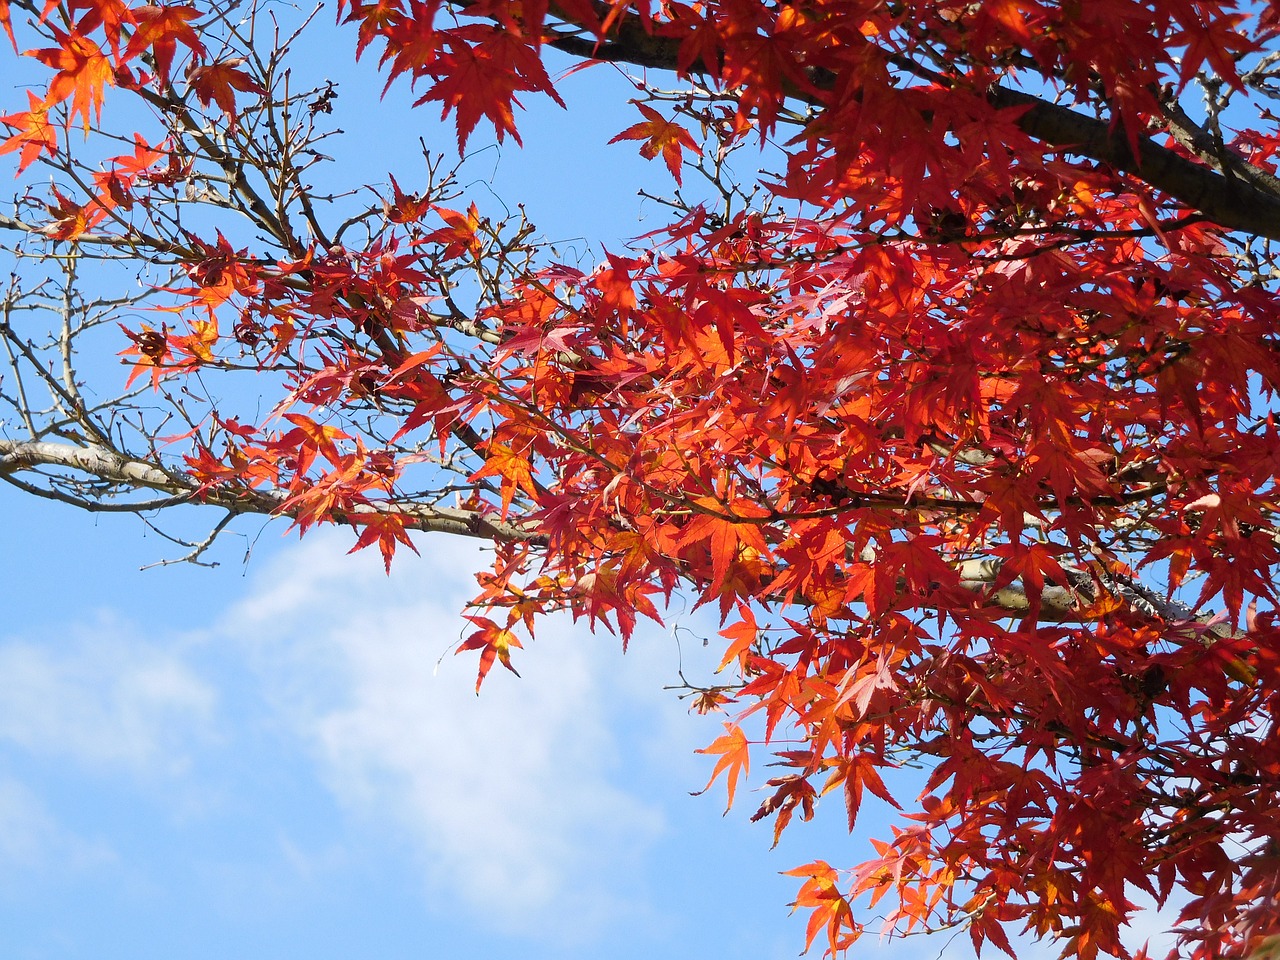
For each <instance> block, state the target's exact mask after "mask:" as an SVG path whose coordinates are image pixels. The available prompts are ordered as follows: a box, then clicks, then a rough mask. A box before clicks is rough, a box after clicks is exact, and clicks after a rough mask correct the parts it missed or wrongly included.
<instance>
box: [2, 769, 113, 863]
mask: <svg viewBox="0 0 1280 960" xmlns="http://www.w3.org/2000/svg"><path fill="white" fill-rule="evenodd" d="M112 859H114V855H113V854H112V853H111V851H110V849H109V848H108V847H107V846H105V845H104V844H102V843H93V842H89V841H86V840H83V839H81V838H80V837H77V836H75V835H73V834H71V833H70V832H68V831H67V830H65V829H64V828H63V827H62V826H61V825H60V824H59V823H58V822H57V820H56V819H55V818H54V817H53V816H52V815H51V814H50V813H49V811H48V810H47V809H45V806H44V804H43V803H42V802H41V801H40V799H39V798H38V797H36V795H35V794H33V793H32V792H31V791H30V790H29V789H28V788H27V787H26V786H24V785H23V784H21V783H19V782H18V781H16V780H12V779H7V778H6V779H0V885H4V884H5V883H6V882H12V881H13V880H14V879H16V878H18V877H23V878H27V877H30V875H31V874H32V872H39V871H40V870H41V869H43V868H45V867H47V866H49V865H51V864H57V865H58V867H59V868H60V869H63V870H65V869H68V868H71V869H79V868H83V867H87V866H91V865H93V864H95V863H99V862H102V861H107V860H112Z"/></svg>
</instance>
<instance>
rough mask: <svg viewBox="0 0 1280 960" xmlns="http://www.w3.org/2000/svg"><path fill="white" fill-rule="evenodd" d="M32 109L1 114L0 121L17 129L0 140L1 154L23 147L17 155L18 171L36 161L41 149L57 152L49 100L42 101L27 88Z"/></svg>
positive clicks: (55, 131)
mask: <svg viewBox="0 0 1280 960" xmlns="http://www.w3.org/2000/svg"><path fill="white" fill-rule="evenodd" d="M27 100H28V102H29V104H30V106H31V109H30V110H26V111H24V112H22V113H13V114H10V115H9V116H7V117H0V123H3V124H6V125H7V126H10V127H13V128H15V129H16V130H17V131H18V132H17V133H15V134H14V135H13V136H11V137H10V138H9V139H8V140H6V141H5V142H4V143H0V155H2V154H6V153H12V152H13V151H14V150H19V149H20V150H21V151H22V153H21V155H20V156H19V158H18V173H22V171H23V170H25V169H27V167H29V166H31V164H33V163H35V161H36V159H37V158H38V157H39V156H40V153H41V151H45V152H47V153H48V154H49V156H51V157H52V156H56V155H57V153H58V133H57V130H56V129H55V128H54V126H53V124H51V123H49V104H47V103H45V102H44V101H42V100H41V99H40V98H39V97H37V96H36V95H35V94H34V93H32V92H31V91H29V90H28V91H27Z"/></svg>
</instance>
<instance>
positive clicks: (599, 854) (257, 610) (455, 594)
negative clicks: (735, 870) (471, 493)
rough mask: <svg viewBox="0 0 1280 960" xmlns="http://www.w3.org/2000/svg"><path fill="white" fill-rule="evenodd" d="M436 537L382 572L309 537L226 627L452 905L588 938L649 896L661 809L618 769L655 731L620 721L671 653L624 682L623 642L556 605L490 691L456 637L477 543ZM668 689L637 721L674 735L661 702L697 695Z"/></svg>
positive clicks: (326, 762)
mask: <svg viewBox="0 0 1280 960" xmlns="http://www.w3.org/2000/svg"><path fill="white" fill-rule="evenodd" d="M423 552H424V554H425V555H426V556H425V558H424V559H423V560H421V561H412V562H404V563H401V564H400V565H399V566H398V568H397V569H396V570H395V572H394V575H393V576H392V577H391V578H390V579H388V578H386V577H385V576H384V575H383V573H382V571H381V569H380V567H379V566H378V565H377V563H376V562H373V561H372V560H371V561H370V562H364V558H350V557H344V556H343V555H342V551H341V550H340V549H335V543H334V542H333V541H332V539H328V538H325V537H312V538H308V541H307V542H305V543H304V544H302V545H301V546H300V547H299V548H297V549H295V550H291V551H290V552H289V554H288V555H287V556H286V557H284V558H282V559H281V560H280V561H279V562H278V563H276V564H275V565H274V566H272V567H271V568H270V569H269V570H267V571H265V572H263V573H262V574H261V575H260V576H259V578H258V585H257V587H256V589H254V590H253V591H251V594H250V596H249V597H248V598H247V599H246V600H244V601H243V602H242V603H240V604H238V605H237V606H236V607H235V608H234V609H233V610H232V611H231V613H230V614H229V616H228V618H227V621H226V624H225V630H226V631H227V632H228V633H231V634H233V635H236V636H240V637H244V638H246V639H247V640H248V642H249V643H250V645H251V647H252V650H253V651H254V658H255V660H256V662H257V664H258V667H259V669H260V671H261V674H260V675H261V676H263V677H264V678H266V681H267V684H268V688H269V690H270V696H271V698H272V700H273V702H274V703H275V704H276V706H277V708H278V709H279V710H281V711H282V713H283V715H284V716H285V717H287V718H288V723H289V724H290V725H291V727H292V728H293V729H294V730H295V731H296V732H297V733H298V734H299V735H300V736H301V737H303V738H304V739H305V741H306V742H307V743H308V744H309V746H310V749H311V750H312V752H313V754H314V756H315V757H316V759H317V761H318V763H319V766H320V769H321V775H322V778H323V780H324V782H325V783H326V784H327V785H328V786H329V788H330V789H331V790H332V791H333V793H334V794H335V795H336V796H337V797H338V798H339V800H340V801H341V802H342V803H343V804H344V805H345V806H346V807H347V808H348V809H349V810H350V811H352V813H353V814H355V816H356V817H357V818H358V819H360V820H362V821H363V822H365V823H366V824H370V825H372V826H373V827H375V828H376V829H377V830H378V831H380V832H383V833H391V834H393V835H399V836H403V837H405V838H406V839H407V840H408V841H409V842H411V844H412V846H413V849H414V850H415V852H416V856H417V857H418V859H419V861H420V862H421V864H422V866H423V870H424V875H425V881H426V886H427V889H428V891H429V895H430V896H431V898H432V899H433V901H435V902H436V903H437V904H438V905H440V906H441V907H444V908H450V907H451V906H454V905H457V904H461V905H463V906H466V907H468V908H470V909H472V910H474V911H478V912H483V913H484V914H486V915H487V917H488V919H489V922H490V923H491V924H493V925H495V926H497V927H499V928H505V929H508V930H512V931H515V930H519V931H522V932H524V933H535V934H537V933H548V932H555V933H556V934H557V935H563V934H568V935H570V936H573V934H574V932H575V931H576V933H577V934H579V935H580V936H582V937H589V936H590V935H591V932H592V931H593V930H595V929H598V928H599V926H600V925H602V924H605V923H609V922H614V921H616V920H617V919H618V918H619V916H620V915H621V914H622V913H628V912H629V913H634V912H636V911H637V910H643V909H644V907H643V896H639V895H638V894H639V891H638V890H637V889H636V884H635V882H633V881H631V880H629V879H628V878H629V877H631V876H633V875H636V876H639V875H643V873H644V872H645V871H644V870H643V869H642V867H643V861H644V859H645V856H646V851H647V850H648V849H649V848H650V847H651V845H652V844H653V843H654V842H655V840H656V839H657V838H658V837H659V836H660V834H661V832H662V830H663V817H662V815H661V812H660V809H659V807H658V806H657V805H656V804H655V803H653V802H651V801H647V800H645V799H643V798H641V797H639V796H637V795H635V794H634V793H631V792H628V790H627V789H624V788H622V787H621V786H619V784H620V783H622V782H623V780H624V778H623V777H621V776H619V773H620V771H622V770H623V769H624V768H630V772H632V773H633V774H634V768H635V767H636V766H638V765H643V763H645V762H647V761H646V760H645V759H644V758H643V757H639V756H637V754H638V753H641V752H644V751H643V749H642V748H643V741H644V740H645V739H646V738H648V737H649V736H650V733H649V731H648V730H646V731H645V733H644V735H643V736H638V737H635V738H632V737H630V736H629V735H626V736H624V735H623V734H621V733H620V729H621V728H620V720H621V718H622V715H623V713H625V712H628V711H635V710H636V709H637V707H636V704H635V702H634V701H633V698H632V696H631V693H630V692H629V691H630V690H632V689H634V688H633V687H632V686H631V685H632V684H634V682H635V681H634V675H635V672H636V670H637V669H638V670H640V671H641V672H643V673H647V674H648V679H649V680H650V683H649V684H648V685H647V686H648V690H649V692H650V694H652V692H653V691H654V689H655V688H656V687H657V686H658V684H659V682H660V680H670V679H672V678H673V676H674V663H669V664H663V663H661V662H660V659H658V658H653V657H650V658H647V659H646V658H645V657H644V656H640V657H634V658H631V657H629V658H628V661H629V662H628V663H626V664H625V668H626V669H625V670H624V673H626V674H630V675H631V677H632V679H629V680H627V681H626V682H624V683H615V682H613V681H612V680H611V675H612V673H613V672H614V671H615V670H618V669H620V668H622V667H623V666H624V665H623V664H621V663H618V662H614V663H609V662H608V661H609V660H615V661H616V660H620V657H619V656H618V654H617V643H616V641H614V642H610V641H609V640H608V639H607V638H602V637H595V638H593V637H591V636H590V635H589V634H588V633H587V631H586V630H585V629H576V628H574V627H573V625H572V624H569V623H567V622H549V623H547V624H545V625H544V626H543V628H542V629H540V630H539V635H538V640H537V642H536V644H535V645H534V647H533V649H531V650H529V651H527V653H526V655H524V656H522V657H521V658H520V659H519V661H518V666H519V669H520V671H521V674H522V677H523V679H519V680H518V679H516V678H514V677H512V676H510V675H509V674H506V672H505V671H501V670H500V669H499V670H495V672H494V673H493V674H491V676H490V678H489V680H488V681H486V685H485V689H484V692H483V695H482V696H480V697H478V698H477V697H476V696H475V694H474V692H473V685H474V670H475V660H474V658H473V657H465V656H464V657H458V658H456V659H455V658H454V657H453V656H452V655H451V654H450V651H451V649H452V648H453V647H455V646H456V645H457V643H458V640H459V637H460V633H461V630H462V626H461V624H462V621H461V620H460V618H459V616H458V614H459V611H460V609H461V607H462V605H463V603H464V602H465V600H466V599H467V597H469V596H470V595H471V593H472V591H473V589H474V581H473V580H472V578H471V576H470V573H471V571H473V570H475V569H477V568H479V567H480V566H481V565H482V564H483V562H484V560H483V557H481V556H480V555H479V553H478V552H477V551H476V550H475V549H474V548H473V547H472V546H471V545H469V544H466V543H459V542H458V541H451V540H446V539H443V538H440V539H438V540H433V541H430V542H429V543H427V544H425V545H424V550H423ZM442 654H445V656H444V657H443V660H441V656H442ZM438 662H439V666H438V667H437V664H438ZM656 700H657V698H654V699H652V700H651V701H650V703H651V704H653V706H650V707H648V708H645V709H643V710H641V713H642V714H643V717H642V722H644V721H647V724H648V725H649V726H650V727H651V728H652V730H653V731H655V732H656V733H657V735H658V736H659V737H660V738H662V739H667V738H669V737H670V736H672V735H673V734H672V733H671V730H670V729H669V728H670V727H671V726H672V725H671V724H670V722H669V717H667V714H668V713H669V712H672V711H674V712H676V713H679V712H682V710H683V708H681V707H679V706H678V705H676V704H674V703H673V702H668V703H667V704H665V705H664V704H661V702H660V701H658V702H656V703H655V701H656ZM668 708H670V710H669V709H668ZM628 719H629V721H631V722H634V720H636V719H637V718H636V717H629V718H628ZM686 736H687V734H686ZM689 745H690V744H689V741H688V740H686V741H685V747H686V749H685V750H683V751H679V753H680V754H682V755H687V754H688V752H689V750H688V747H689Z"/></svg>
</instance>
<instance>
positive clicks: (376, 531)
mask: <svg viewBox="0 0 1280 960" xmlns="http://www.w3.org/2000/svg"><path fill="white" fill-rule="evenodd" d="M354 519H355V520H356V522H357V523H359V524H360V525H362V526H363V527H364V529H363V530H361V531H360V537H359V539H357V540H356V545H355V546H354V547H352V548H351V549H350V550H348V551H347V553H355V552H356V551H357V550H363V549H364V548H365V547H367V546H370V545H372V544H373V543H377V544H378V549H379V551H381V553H382V562H383V565H384V566H385V567H386V569H387V573H388V574H390V573H391V559H392V557H394V556H395V552H396V544H397V543H403V544H404V545H405V546H406V547H408V548H409V549H410V550H412V551H413V552H414V553H417V552H418V548H417V547H415V546H414V545H413V541H412V540H410V539H409V535H408V533H406V532H405V529H404V515H403V514H399V513H378V514H374V515H373V516H371V517H368V518H367V519H366V518H365V517H364V516H357V517H355V518H354ZM517 646H519V644H517ZM507 666H508V667H510V664H507Z"/></svg>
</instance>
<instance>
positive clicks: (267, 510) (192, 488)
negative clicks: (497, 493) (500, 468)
mask: <svg viewBox="0 0 1280 960" xmlns="http://www.w3.org/2000/svg"><path fill="white" fill-rule="evenodd" d="M41 467H49V468H53V469H57V470H69V471H72V472H74V473H77V474H81V475H84V476H85V477H86V478H87V480H88V481H89V482H92V481H104V482H106V483H109V484H113V485H118V486H120V487H122V488H124V489H126V490H156V491H159V492H162V493H166V494H168V495H170V497H172V498H173V500H172V501H170V502H174V503H177V502H184V501H185V502H189V503H203V504H212V505H215V506H220V507H224V508H226V509H227V510H229V511H232V512H234V513H237V514H242V513H250V514H253V513H256V514H261V515H264V516H277V517H292V516H294V513H295V512H294V511H293V510H292V509H291V508H290V507H289V506H288V505H287V503H286V501H287V500H288V495H287V494H286V493H285V492H284V491H282V490H270V489H267V490H263V489H255V488H248V487H242V488H238V489H235V490H230V489H221V490H219V489H214V490H201V487H200V483H199V482H198V481H196V480H195V479H194V478H192V477H189V476H186V475H185V474H182V473H179V472H176V471H172V470H166V469H161V468H160V467H158V466H157V465H156V464H154V463H149V462H146V461H143V460H137V459H134V458H131V457H127V456H124V455H122V454H120V453H117V452H116V451H114V450H109V449H107V448H106V447H100V446H95V445H92V444H85V445H77V444H70V443H53V442H50V441H44V440H35V441H17V440H0V477H3V478H5V479H10V478H11V477H12V475H13V474H15V473H21V472H23V471H33V470H38V469H39V468H41ZM27 486H29V484H28V485H27ZM90 499H91V498H88V497H86V498H85V500H84V505H86V506H87V505H88V503H89V501H90ZM92 499H93V500H101V496H100V495H99V496H97V497H94V498H92ZM148 506H149V505H148V504H147V503H140V504H137V505H136V507H135V508H134V509H136V510H137V511H142V510H146V509H148ZM126 509H127V508H126ZM378 514H396V515H398V516H400V517H402V518H403V519H404V525H405V527H406V528H407V529H409V530H419V531H422V532H425V533H452V534H456V535H458V536H464V537H477V538H481V539H485V540H499V541H525V542H537V541H538V540H540V539H541V538H540V535H539V534H538V533H537V532H536V531H535V530H534V529H533V528H531V527H529V526H526V525H524V524H520V523H517V522H510V521H504V520H499V519H497V518H495V517H491V516H488V515H486V514H483V513H480V512H478V511H475V510H457V509H452V508H449V507H439V506H432V505H428V504H418V503H405V502H401V503H385V504H382V503H380V504H370V503H361V504H354V505H352V506H351V507H350V508H349V509H347V510H346V511H344V512H343V513H341V514H337V515H335V516H334V518H333V519H334V521H335V522H336V523H342V524H346V525H348V526H359V525H361V522H362V518H366V517H370V516H373V515H378Z"/></svg>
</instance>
